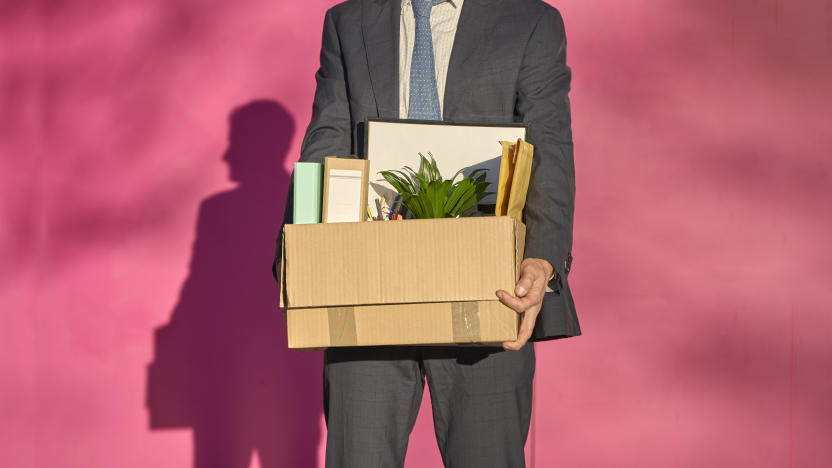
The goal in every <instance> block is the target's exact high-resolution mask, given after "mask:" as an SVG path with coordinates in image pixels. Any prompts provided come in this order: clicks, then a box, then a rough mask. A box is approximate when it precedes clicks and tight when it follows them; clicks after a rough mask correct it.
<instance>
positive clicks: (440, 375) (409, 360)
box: [324, 343, 535, 468]
mask: <svg viewBox="0 0 832 468" xmlns="http://www.w3.org/2000/svg"><path fill="white" fill-rule="evenodd" d="M324 360H325V364H324V413H325V415H326V421H327V432H328V436H327V444H326V466H327V468H341V467H343V468H353V467H355V468H358V467H360V468H375V467H378V468H382V467H383V468H388V467H389V468H392V467H402V466H404V458H405V452H406V451H407V442H408V437H409V436H410V432H411V430H412V429H413V425H414V423H415V422H416V415H417V413H418V411H419V406H420V404H421V401H422V393H423V389H424V381H425V378H427V382H428V386H429V388H430V396H431V404H432V406H433V423H434V427H435V430H436V441H437V443H438V445H439V451H440V453H441V454H442V460H443V461H444V463H445V466H446V467H449V468H469V467H470V468H474V467H476V468H483V467H494V468H503V467H505V468H514V467H523V466H525V461H524V455H523V447H524V445H525V444H526V437H527V436H528V433H529V423H530V420H531V410H532V380H533V378H534V367H535V357H534V346H533V344H532V343H529V344H527V345H526V346H524V347H523V349H522V350H520V351H503V350H502V349H501V348H483V347H427V346H423V347H411V346H385V347H356V348H330V349H327V350H326V352H325V353H324Z"/></svg>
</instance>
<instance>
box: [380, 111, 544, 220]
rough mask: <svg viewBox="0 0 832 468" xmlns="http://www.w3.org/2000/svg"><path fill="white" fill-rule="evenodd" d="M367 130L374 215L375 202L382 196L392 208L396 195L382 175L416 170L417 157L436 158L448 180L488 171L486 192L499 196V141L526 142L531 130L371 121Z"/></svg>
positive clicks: (513, 125) (489, 201)
mask: <svg viewBox="0 0 832 468" xmlns="http://www.w3.org/2000/svg"><path fill="white" fill-rule="evenodd" d="M365 125H366V128H365V139H364V141H365V152H364V154H365V157H366V158H367V159H368V160H369V161H370V173H369V188H368V197H367V203H368V204H369V206H370V207H371V209H372V210H373V211H374V210H375V209H374V208H372V207H374V206H375V201H376V200H378V199H380V198H381V197H384V198H385V200H386V201H387V203H388V204H389V203H391V202H392V201H393V198H395V195H396V191H395V190H394V189H393V188H392V187H391V186H390V184H388V183H387V181H386V180H384V178H383V177H382V176H381V175H380V174H379V171H386V170H393V169H401V168H402V167H404V166H410V167H412V168H413V169H414V170H418V168H419V153H422V154H424V155H425V156H428V153H432V154H433V156H434V158H435V159H436V163H437V166H438V168H439V172H441V173H442V177H444V178H446V179H447V178H450V177H452V176H453V175H454V174H455V173H456V172H457V171H458V170H460V169H462V168H465V167H467V168H468V170H467V171H466V174H467V173H469V172H470V171H473V170H474V169H479V168H485V169H488V172H487V173H486V180H487V181H488V182H491V185H490V186H489V187H488V190H487V191H489V192H496V191H497V182H498V179H499V173H500V158H501V156H502V146H501V145H500V141H517V139H518V138H522V139H524V140H525V139H526V135H527V133H528V127H527V126H526V125H524V124H520V123H507V124H492V123H487V124H477V123H456V122H435V121H421V120H396V119H367V121H366V123H365ZM481 203H482V204H484V205H489V204H490V205H493V204H495V203H496V195H489V196H487V197H486V198H484V199H483V200H482V202H481Z"/></svg>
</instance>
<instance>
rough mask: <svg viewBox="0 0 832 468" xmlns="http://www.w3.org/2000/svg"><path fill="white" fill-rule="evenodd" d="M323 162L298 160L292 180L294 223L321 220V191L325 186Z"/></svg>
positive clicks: (318, 221) (308, 222)
mask: <svg viewBox="0 0 832 468" xmlns="http://www.w3.org/2000/svg"><path fill="white" fill-rule="evenodd" d="M323 173H324V171H323V165H322V164H321V163H310V162H296V163H295V172H294V175H293V177H294V179H293V180H292V185H293V187H294V188H293V192H292V200H293V205H292V213H294V220H293V222H294V224H313V223H320V222H321V191H322V188H323Z"/></svg>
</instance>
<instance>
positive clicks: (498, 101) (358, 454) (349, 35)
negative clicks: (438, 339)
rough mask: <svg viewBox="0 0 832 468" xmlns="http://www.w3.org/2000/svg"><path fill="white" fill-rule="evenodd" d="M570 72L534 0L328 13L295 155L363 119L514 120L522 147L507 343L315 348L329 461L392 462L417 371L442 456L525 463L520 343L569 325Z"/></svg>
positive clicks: (352, 140) (415, 393) (525, 350)
mask: <svg viewBox="0 0 832 468" xmlns="http://www.w3.org/2000/svg"><path fill="white" fill-rule="evenodd" d="M570 79H571V74H570V70H569V68H568V67H567V66H566V38H565V34H564V27H563V22H562V19H561V16H560V14H559V13H558V11H557V10H555V9H554V8H552V7H551V6H549V5H547V4H545V3H543V2H542V1H540V0H349V1H347V2H344V3H341V4H338V5H336V6H335V7H333V8H332V9H330V10H329V11H328V12H327V14H326V18H325V21H324V32H323V44H322V47H321V66H320V69H319V70H318V72H317V74H316V80H317V90H316V92H315V100H314V107H313V115H312V121H311V122H310V124H309V127H308V129H307V131H306V136H305V138H304V141H303V147H302V150H301V157H300V160H301V161H315V162H322V161H323V158H324V157H325V156H332V155H337V156H348V155H351V154H352V155H358V157H363V154H362V153H363V150H364V147H363V146H364V145H363V143H364V142H363V122H364V120H365V119H366V118H367V117H381V118H417V119H433V120H444V121H451V122H469V123H470V122H476V123H489V122H491V123H506V122H522V123H524V124H526V125H528V127H529V132H528V140H529V141H530V142H531V143H533V144H534V145H535V155H534V162H533V166H532V177H531V181H530V185H529V193H528V198H527V204H526V210H525V222H526V226H527V234H526V251H525V259H524V261H523V262H522V264H521V271H520V280H519V281H518V283H517V285H516V288H515V291H513V293H514V294H511V293H509V292H507V291H496V292H495V293H496V294H497V296H498V297H499V299H500V300H501V301H502V302H503V303H505V304H506V305H507V306H509V307H511V308H512V309H514V310H515V311H517V312H518V313H519V314H521V315H522V317H523V318H522V322H521V326H520V332H519V336H518V339H517V340H516V341H513V342H507V343H503V348H502V349H501V348H467V347H367V348H362V347H356V348H330V349H328V350H326V352H325V364H324V366H325V367H324V410H325V415H326V418H327V428H328V438H327V456H326V459H327V466H328V467H388V466H402V465H403V463H404V457H405V452H406V449H407V440H408V436H409V434H410V431H411V430H412V428H413V424H414V423H415V419H416V414H417V412H418V409H419V405H420V402H421V398H422V393H423V388H424V380H425V378H427V381H428V384H429V386H430V390H431V392H430V393H431V403H432V406H433V415H434V426H435V429H436V437H437V442H438V444H439V449H440V452H441V454H442V459H443V461H444V463H445V465H446V466H448V467H455V468H459V467H519V466H523V465H524V459H523V447H524V445H525V442H526V437H527V435H528V430H529V421H530V417H531V398H532V380H533V377H534V365H535V361H534V347H533V346H532V345H531V344H529V345H527V341H529V340H530V339H531V340H533V341H542V340H548V339H555V338H562V337H567V336H575V335H579V334H580V327H579V325H578V320H577V316H576V315H575V309H574V304H573V302H572V295H571V292H570V290H569V285H568V283H567V274H568V272H569V268H570V264H571V259H572V257H571V248H572V217H573V211H574V194H575V183H574V164H573V157H572V134H571V117H570V110H569V100H568V96H567V95H568V92H569V86H570ZM290 193H291V191H290ZM290 210H291V203H289V204H288V207H287V212H286V219H291V216H292V214H291V211H290ZM279 242H280V240H279V239H278V246H279V245H280V244H279ZM279 253H280V249H278V255H279ZM279 260H280V259H279V258H276V259H275V264H277V262H278V261H279ZM276 271H277V270H276Z"/></svg>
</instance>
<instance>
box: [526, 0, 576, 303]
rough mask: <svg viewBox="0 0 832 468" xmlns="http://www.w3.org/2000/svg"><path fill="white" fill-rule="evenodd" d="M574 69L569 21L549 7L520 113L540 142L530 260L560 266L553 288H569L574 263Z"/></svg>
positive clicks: (535, 39)
mask: <svg viewBox="0 0 832 468" xmlns="http://www.w3.org/2000/svg"><path fill="white" fill-rule="evenodd" d="M570 82H571V71H570V69H569V67H567V66H566V35H565V31H564V26H563V20H562V18H561V16H560V13H558V11H557V10H555V9H554V8H550V7H547V8H546V9H545V10H544V11H543V14H542V15H541V16H540V17H539V19H538V22H537V24H536V25H535V27H534V30H533V32H532V34H531V36H530V39H529V42H528V44H527V46H526V50H525V53H524V56H523V62H522V65H521V67H520V73H519V77H518V96H517V104H516V108H515V112H516V113H517V115H518V117H519V120H521V121H522V122H524V123H525V124H527V125H528V127H529V135H528V140H529V141H530V142H531V143H533V144H534V146H535V154H534V159H533V163H532V175H531V180H530V181H529V192H528V196H527V203H526V212H525V216H526V251H525V256H526V258H542V259H544V260H547V261H548V262H549V263H551V264H552V266H553V267H554V268H555V272H556V275H555V278H554V279H553V280H552V282H551V283H550V285H549V286H550V287H551V288H552V289H553V290H555V291H559V290H560V289H561V288H563V287H564V284H565V281H566V274H567V272H568V264H569V263H570V262H571V253H570V252H571V249H572V220H573V215H574V207H575V166H574V160H573V154H572V152H573V150H572V129H571V124H572V119H571V115H570V106H569V97H568V94H569V89H570Z"/></svg>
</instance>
